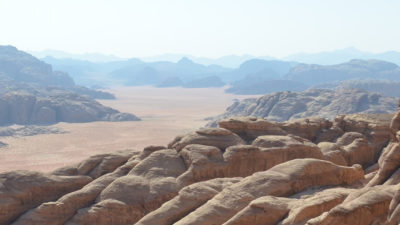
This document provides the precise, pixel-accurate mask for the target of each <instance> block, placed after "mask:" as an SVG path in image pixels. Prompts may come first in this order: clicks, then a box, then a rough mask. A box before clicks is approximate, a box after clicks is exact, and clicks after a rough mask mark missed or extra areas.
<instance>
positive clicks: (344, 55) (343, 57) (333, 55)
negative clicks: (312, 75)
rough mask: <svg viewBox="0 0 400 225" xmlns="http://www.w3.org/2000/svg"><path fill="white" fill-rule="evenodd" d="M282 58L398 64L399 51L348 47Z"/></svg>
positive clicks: (331, 62)
mask: <svg viewBox="0 0 400 225" xmlns="http://www.w3.org/2000/svg"><path fill="white" fill-rule="evenodd" d="M282 59H283V60H288V61H296V62H301V63H308V64H321V65H333V64H340V63H344V62H347V61H350V60H352V59H365V60H367V59H378V60H383V61H388V62H392V63H396V64H397V65H400V52H396V51H388V52H383V53H371V52H364V51H360V50H358V49H356V48H353V47H350V48H345V49H340V50H334V51H325V52H318V53H298V54H294V55H290V56H287V57H284V58H282Z"/></svg>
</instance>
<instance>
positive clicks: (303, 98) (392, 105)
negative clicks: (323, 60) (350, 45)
mask: <svg viewBox="0 0 400 225" xmlns="http://www.w3.org/2000/svg"><path fill="white" fill-rule="evenodd" d="M396 102H397V100H396V99H395V98H392V97H386V96H383V95H380V94H377V93H369V92H367V91H363V90H358V89H339V90H328V89H310V90H306V91H303V92H287V91H286V92H275V93H272V94H268V95H264V96H262V97H260V98H258V99H255V98H249V99H244V100H242V101H237V102H235V103H233V104H232V105H231V106H229V107H228V108H227V110H226V112H225V113H223V114H221V115H219V116H217V117H216V118H214V120H215V121H212V122H211V123H210V124H209V125H211V126H216V125H217V120H218V119H222V118H229V117H233V116H254V117H262V118H266V119H268V120H272V121H286V120H294V119H299V118H306V117H314V116H316V117H323V118H327V119H333V118H335V116H337V115H339V114H353V113H367V114H377V113H393V112H395V110H396Z"/></svg>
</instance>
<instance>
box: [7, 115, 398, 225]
mask: <svg viewBox="0 0 400 225" xmlns="http://www.w3.org/2000/svg"><path fill="white" fill-rule="evenodd" d="M399 115H400V114H399ZM398 118H400V117H399V116H397V115H396V116H395V117H394V118H393V120H392V122H390V118H389V117H388V116H386V115H343V116H338V117H336V119H335V120H333V121H330V120H327V119H321V118H308V119H299V120H294V121H290V122H286V123H281V122H271V121H267V120H265V119H260V118H248V117H240V118H230V119H225V120H222V121H221V122H220V128H207V129H202V130H199V131H196V132H192V133H189V134H186V135H182V136H178V137H176V138H175V139H174V140H172V141H171V143H170V144H169V145H168V146H148V147H146V148H144V149H143V150H142V151H137V150H126V151H120V152H114V153H110V154H102V155H96V156H92V157H90V158H88V159H87V160H85V161H82V162H80V163H78V164H76V165H72V166H68V167H64V168H60V169H57V170H55V171H53V172H52V173H51V174H40V173H35V172H28V171H18V172H8V173H3V174H1V175H0V197H1V198H0V224H13V225H42V224H49V225H63V224H66V225H89V224H99V225H110V224H118V225H132V224H138V225H153V224H160V225H169V224H178V225H179V224H185V225H186V224H191V225H212V224H225V225H228V224H229V225H243V224H246V225H247V224H254V225H258V224H259V225H265V224H271V225H272V224H274V225H275V224H280V225H300V224H308V225H316V224H324V225H332V224H351V225H353V224H356V225H357V224H359V225H364V224H365V225H367V224H368V225H369V224H375V225H377V224H382V225H396V224H398V223H399V221H400V216H399V212H400V208H399V202H400V194H399V193H400V164H399V163H398V161H400V151H399V149H400V148H399V147H398V146H399V138H398V137H399V136H400V135H399V133H400V132H399V129H400V126H397V124H399V123H398Z"/></svg>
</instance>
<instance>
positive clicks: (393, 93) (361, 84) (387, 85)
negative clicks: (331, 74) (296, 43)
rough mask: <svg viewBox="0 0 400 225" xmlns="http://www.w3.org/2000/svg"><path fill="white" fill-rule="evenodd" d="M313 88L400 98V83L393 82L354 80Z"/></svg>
mask: <svg viewBox="0 0 400 225" xmlns="http://www.w3.org/2000/svg"><path fill="white" fill-rule="evenodd" d="M312 88H314V89H319V88H327V89H353V88H356V89H360V90H365V91H368V92H374V93H379V94H381V95H386V96H389V97H400V82H399V81H391V80H372V79H353V80H345V81H341V82H331V83H324V84H320V85H315V86H313V87H312Z"/></svg>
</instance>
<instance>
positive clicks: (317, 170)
mask: <svg viewBox="0 0 400 225" xmlns="http://www.w3.org/2000/svg"><path fill="white" fill-rule="evenodd" d="M363 177H364V174H363V171H362V169H361V167H341V166H337V165H335V164H333V163H330V162H327V161H323V160H318V159H295V160H292V161H289V162H286V163H282V164H280V165H277V166H275V167H273V168H271V169H269V170H267V171H265V172H258V173H255V174H253V175H252V176H249V177H246V178H244V179H243V180H241V181H240V182H238V183H236V184H234V185H232V186H230V187H227V188H225V189H224V190H223V191H222V192H220V193H219V194H217V195H216V196H215V197H214V198H212V199H211V200H210V201H208V202H207V203H205V204H204V205H202V206H201V207H199V208H197V209H196V210H195V211H193V212H192V213H190V214H189V215H188V216H186V217H184V218H183V219H181V220H179V221H178V222H176V224H177V225H180V224H193V225H195V224H203V225H207V224H223V223H224V222H226V221H228V220H229V219H230V218H231V217H232V216H234V215H235V214H236V213H238V212H239V211H240V210H242V209H243V208H245V207H246V206H247V205H248V204H249V203H250V202H251V201H252V200H254V199H256V198H258V197H262V196H266V195H272V196H278V197H279V196H290V195H293V194H295V193H297V192H301V191H303V190H305V189H306V188H309V187H314V186H327V185H339V184H352V183H354V182H356V181H358V180H360V179H363Z"/></svg>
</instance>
